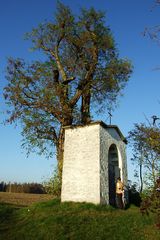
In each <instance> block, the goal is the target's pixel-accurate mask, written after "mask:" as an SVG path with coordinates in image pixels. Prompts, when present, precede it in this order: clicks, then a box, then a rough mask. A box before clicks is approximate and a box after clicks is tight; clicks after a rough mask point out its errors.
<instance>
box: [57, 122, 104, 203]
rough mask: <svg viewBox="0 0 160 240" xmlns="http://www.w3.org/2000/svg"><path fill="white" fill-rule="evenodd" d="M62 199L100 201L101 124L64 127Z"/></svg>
mask: <svg viewBox="0 0 160 240" xmlns="http://www.w3.org/2000/svg"><path fill="white" fill-rule="evenodd" d="M64 149H65V151H64V163H63V175H62V195H61V201H62V202H64V201H74V202H92V203H95V204H97V203H100V162H99V156H100V136H99V124H98V125H89V126H84V127H77V128H69V129H66V130H65V143H64Z"/></svg>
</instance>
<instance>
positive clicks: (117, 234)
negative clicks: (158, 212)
mask: <svg viewBox="0 0 160 240" xmlns="http://www.w3.org/2000/svg"><path fill="white" fill-rule="evenodd" d="M0 239H5V240H8V239H15V240H16V239H17V240H21V239H23V240H25V239H26V240H30V239H33V240H35V239H36V240H40V239H42V240H48V239H49V240H50V239H51V240H52V239H53V240H61V239H62V240H65V239H71V240H72V239H73V240H88V239H89V240H90V239H92V240H107V239H108V240H116V239H118V240H122V239H123V240H132V239H133V240H137V239H138V240H143V239H146V240H152V239H153V240H159V239H160V231H159V230H157V229H156V227H155V226H154V223H153V218H152V216H149V217H148V216H142V215H141V214H140V212H139V209H138V208H137V207H134V206H132V207H131V208H129V209H127V210H117V209H114V208H112V207H109V206H99V205H93V204H86V203H81V204H80V203H60V200H58V199H54V200H49V201H47V202H40V203H34V204H32V205H29V206H27V207H19V206H18V205H10V204H7V203H1V204H0Z"/></svg>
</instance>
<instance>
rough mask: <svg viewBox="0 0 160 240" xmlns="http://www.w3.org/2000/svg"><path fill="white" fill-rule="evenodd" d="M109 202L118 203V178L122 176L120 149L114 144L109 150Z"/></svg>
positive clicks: (111, 203)
mask: <svg viewBox="0 0 160 240" xmlns="http://www.w3.org/2000/svg"><path fill="white" fill-rule="evenodd" d="M108 175H109V204H110V205H112V206H115V205H116V180H117V178H118V177H120V167H119V158H118V149H117V146H116V145H115V144H112V145H111V146H110V148H109V151H108Z"/></svg>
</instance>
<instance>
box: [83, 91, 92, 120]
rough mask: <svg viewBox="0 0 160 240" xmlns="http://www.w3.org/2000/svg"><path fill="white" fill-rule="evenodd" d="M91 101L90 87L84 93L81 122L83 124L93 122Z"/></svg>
mask: <svg viewBox="0 0 160 240" xmlns="http://www.w3.org/2000/svg"><path fill="white" fill-rule="evenodd" d="M90 102H91V93H90V89H88V90H87V91H86V92H85V93H84V94H83V95H82V105H81V122H82V124H88V123H90V122H91V115H90Z"/></svg>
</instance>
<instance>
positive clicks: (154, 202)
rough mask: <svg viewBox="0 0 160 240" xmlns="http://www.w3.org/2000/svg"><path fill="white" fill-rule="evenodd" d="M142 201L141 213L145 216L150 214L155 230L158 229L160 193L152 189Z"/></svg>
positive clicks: (159, 225) (159, 224)
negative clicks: (152, 217)
mask: <svg viewBox="0 0 160 240" xmlns="http://www.w3.org/2000/svg"><path fill="white" fill-rule="evenodd" d="M142 200H143V201H142V204H141V208H140V210H141V213H142V214H147V215H149V214H152V215H153V216H154V221H155V223H156V226H157V228H159V229H160V191H157V190H156V189H153V190H152V191H150V193H149V192H147V194H145V195H144V196H143V198H142Z"/></svg>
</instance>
